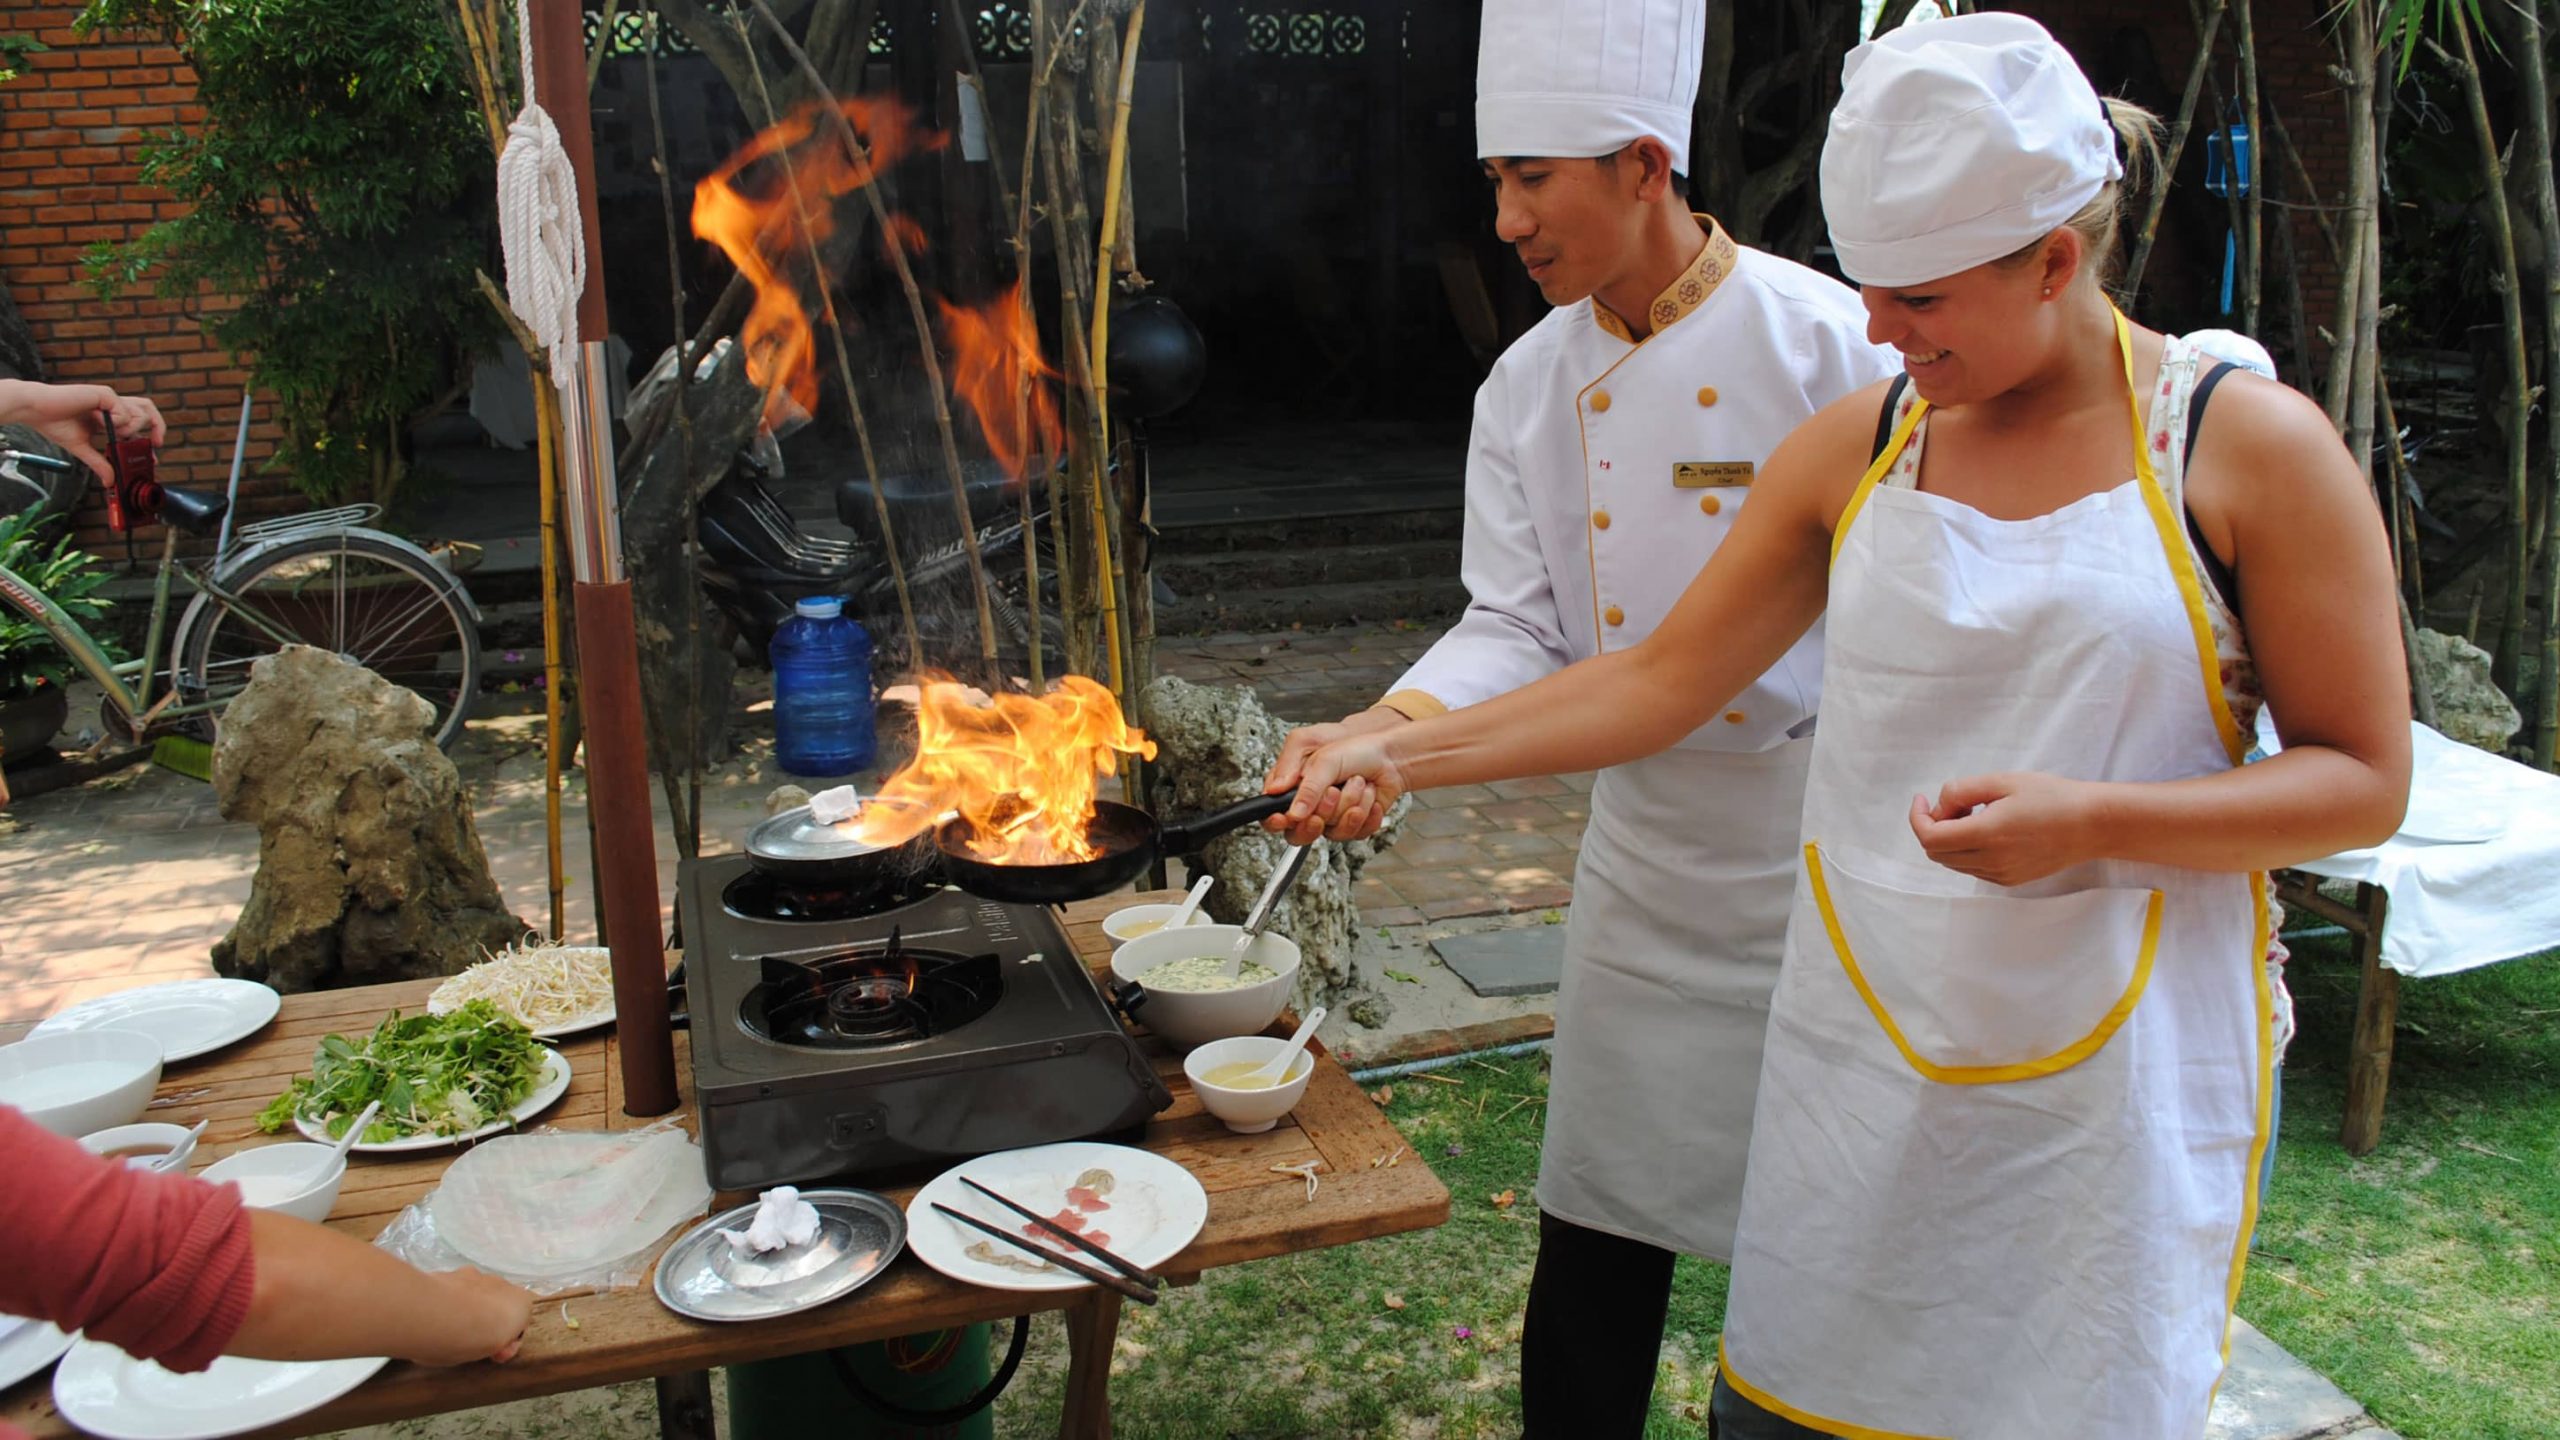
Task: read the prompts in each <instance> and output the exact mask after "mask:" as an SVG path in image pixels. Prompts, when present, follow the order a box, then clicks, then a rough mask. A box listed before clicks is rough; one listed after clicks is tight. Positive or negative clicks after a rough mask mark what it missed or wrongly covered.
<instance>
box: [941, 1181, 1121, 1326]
mask: <svg viewBox="0 0 2560 1440" xmlns="http://www.w3.org/2000/svg"><path fill="white" fill-rule="evenodd" d="M933 1208H934V1209H936V1210H939V1211H941V1212H942V1213H943V1214H945V1215H948V1216H950V1217H951V1218H952V1219H954V1220H957V1221H959V1222H960V1223H961V1224H963V1225H967V1226H970V1227H971V1228H973V1229H978V1230H983V1231H985V1232H986V1233H988V1234H989V1235H992V1236H994V1237H995V1238H997V1239H998V1240H1002V1241H1004V1242H1005V1243H1006V1244H1008V1245H1012V1246H1015V1247H1016V1248H1018V1249H1022V1250H1028V1251H1030V1252H1031V1253H1032V1254H1034V1255H1037V1256H1039V1257H1040V1258H1041V1259H1043V1260H1045V1261H1047V1262H1049V1263H1050V1264H1052V1265H1055V1266H1057V1267H1058V1268H1059V1269H1061V1270H1064V1271H1066V1272H1068V1273H1069V1274H1073V1275H1081V1276H1083V1277H1084V1278H1085V1279H1087V1280H1090V1281H1092V1282H1093V1283H1094V1284H1096V1285H1100V1286H1102V1287H1103V1288H1105V1289H1107V1290H1117V1291H1119V1292H1120V1293H1121V1294H1123V1295H1125V1296H1127V1297H1129V1298H1130V1299H1132V1300H1135V1301H1137V1302H1138V1303H1139V1304H1141V1305H1153V1304H1154V1303H1156V1292H1155V1291H1153V1290H1151V1289H1149V1288H1148V1287H1146V1286H1144V1285H1141V1284H1139V1283H1138V1282H1137V1281H1135V1280H1128V1279H1123V1278H1122V1277H1120V1276H1118V1275H1114V1274H1112V1273H1111V1272H1110V1271H1108V1270H1097V1269H1095V1268H1094V1267H1093V1266H1091V1265H1087V1264H1085V1263H1084V1262H1083V1261H1081V1260H1077V1259H1074V1258H1072V1257H1070V1256H1067V1255H1062V1254H1060V1253H1058V1252H1057V1251H1055V1250H1052V1249H1050V1248H1049V1247H1048V1246H1046V1245H1043V1244H1041V1243H1040V1242H1039V1241H1037V1240H1033V1239H1030V1238H1029V1237H1027V1236H1022V1235H1016V1234H1015V1233H1013V1232H1012V1231H1010V1230H1004V1229H999V1228H998V1227H996V1226H993V1225H990V1224H988V1223H987V1222H986V1221H984V1220H981V1219H979V1218H978V1217H977V1216H975V1215H971V1214H968V1213H966V1212H963V1211H959V1210H954V1209H952V1208H951V1207H950V1206H948V1205H945V1204H943V1203H942V1202H941V1201H939V1200H936V1201H934V1202H933Z"/></svg>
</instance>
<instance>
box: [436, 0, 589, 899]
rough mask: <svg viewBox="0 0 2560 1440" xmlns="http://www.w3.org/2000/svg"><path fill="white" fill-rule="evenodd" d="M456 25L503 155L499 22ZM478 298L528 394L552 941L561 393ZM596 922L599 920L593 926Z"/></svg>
mask: <svg viewBox="0 0 2560 1440" xmlns="http://www.w3.org/2000/svg"><path fill="white" fill-rule="evenodd" d="M454 14H455V18H456V20H457V21H458V22H459V23H460V25H461V27H462V38H463V47H462V48H463V53H464V54H465V55H467V56H468V57H469V58H470V61H471V82H472V83H471V89H472V93H473V95H474V96H476V97H477V98H478V100H479V104H480V117H481V121H482V123H483V124H484V125H486V127H487V128H488V132H489V153H490V155H491V156H493V157H494V156H496V155H497V154H499V153H500V152H501V151H503V150H505V149H506V145H507V125H506V121H505V120H504V119H503V118H501V104H502V100H503V98H507V96H506V81H505V78H504V74H505V72H504V71H503V69H502V68H501V67H500V65H499V63H498V60H497V55H498V53H499V51H498V46H499V45H500V44H501V43H502V40H503V36H502V25H503V22H502V21H501V20H500V18H499V16H498V12H497V9H496V7H495V6H494V5H490V4H488V3H486V0H460V3H459V4H457V5H456V6H455V7H454ZM476 276H477V279H478V280H479V282H480V293H481V294H482V295H483V296H484V297H486V298H487V300H488V302H489V305H490V308H491V309H493V310H495V311H496V312H497V314H498V318H499V320H500V321H501V322H503V323H504V324H505V325H506V327H507V328H508V329H509V330H511V331H513V332H514V333H515V337H516V344H517V347H518V348H519V349H521V350H523V351H524V355H525V363H526V379H527V381H528V382H529V383H530V384H531V386H532V388H533V435H534V484H535V485H536V486H537V487H538V488H539V490H540V492H541V499H540V502H539V508H540V515H541V519H540V521H539V529H538V534H537V537H536V538H537V539H538V540H539V542H540V544H541V546H542V838H543V876H544V881H545V889H546V890H547V891H548V893H549V896H550V902H551V910H550V916H549V920H550V924H549V926H548V928H547V930H546V932H545V933H547V934H548V935H549V936H550V938H551V939H553V940H555V941H556V940H558V939H560V938H561V936H562V935H563V934H564V933H566V929H567V924H568V901H567V894H568V888H569V873H568V856H567V853H566V850H565V847H564V846H563V845H562V842H561V838H560V788H561V779H562V774H563V772H564V770H565V769H566V767H567V762H568V754H567V750H568V746H567V743H566V729H567V706H568V695H567V691H568V688H569V683H568V673H567V672H568V667H567V666H566V665H565V664H564V663H562V661H563V656H564V655H565V653H566V646H565V645H564V644H563V643H562V639H561V633H560V485H559V481H558V479H557V476H558V473H559V472H558V466H559V458H558V457H559V444H560V392H559V389H558V388H557V387H556V386H553V385H551V384H549V383H548V380H549V372H550V352H548V351H547V350H545V349H544V348H543V347H542V346H541V345H539V344H537V343H536V342H535V340H534V338H533V333H532V332H531V331H530V330H528V329H526V328H525V324H524V322H523V321H522V320H521V319H519V318H517V316H516V312H515V307H514V306H512V305H510V304H508V303H507V297H506V294H505V292H504V291H502V290H500V289H499V288H498V283H497V282H496V281H494V280H492V279H490V278H489V276H488V274H487V272H485V271H481V272H476ZM599 923H601V920H599Z"/></svg>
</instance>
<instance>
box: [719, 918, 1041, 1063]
mask: <svg viewBox="0 0 2560 1440" xmlns="http://www.w3.org/2000/svg"><path fill="white" fill-rule="evenodd" d="M757 967H758V969H759V970H760V971H761V973H762V975H763V980H762V981H761V982H760V983H759V984H757V985H755V986H754V987H753V988H751V989H749V990H748V991H747V995H746V998H745V999H744V1000H742V1001H740V1002H739V1007H738V1017H739V1019H740V1020H742V1021H743V1022H744V1023H745V1025H746V1027H747V1029H748V1031H749V1032H750V1033H752V1034H755V1035H758V1036H761V1037H762V1038H764V1039H767V1040H771V1041H773V1042H775V1043H776V1044H780V1045H799V1046H807V1047H810V1048H813V1049H820V1050H863V1049H869V1048H871V1047H874V1046H879V1045H895V1044H899V1043H902V1042H905V1041H909V1040H922V1039H925V1038H927V1037H930V1036H935V1035H945V1034H949V1033H950V1032H951V1031H954V1030H957V1029H959V1028H960V1027H961V1026H963V1025H966V1024H968V1023H969V1022H970V1021H972V1020H975V1019H977V1018H978V1017H979V1016H981V1015H984V1014H986V1013H987V1011H989V1010H991V1009H993V1008H994V1007H995V1003H996V1001H997V999H998V998H999V997H1000V996H1001V995H1002V994H1003V991H1004V981H1003V978H1002V971H1001V968H1000V966H999V963H998V961H997V959H996V956H995V955H994V954H993V953H992V952H990V953H988V954H984V955H955V954H952V953H950V952H948V951H939V950H910V949H907V948H905V947H904V946H903V945H901V944H900V943H899V939H898V936H897V934H896V932H894V931H892V932H891V934H890V937H889V943H888V946H887V947H886V948H885V949H882V948H877V947H871V946H861V945H856V946H851V947H848V948H846V949H843V950H837V951H832V952H828V953H825V954H822V955H819V956H817V957H816V958H813V959H808V960H794V959H786V958H784V957H782V956H779V955H767V956H764V957H762V958H761V959H759V960H758V961H757Z"/></svg>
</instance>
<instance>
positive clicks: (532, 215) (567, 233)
mask: <svg viewBox="0 0 2560 1440" xmlns="http://www.w3.org/2000/svg"><path fill="white" fill-rule="evenodd" d="M516 49H517V54H518V59H519V60H520V61H521V63H522V67H523V75H524V109H523V110H521V111H519V112H517V115H516V118H515V120H514V121H513V122H512V123H511V124H509V125H508V126H507V146H506V149H504V150H502V151H500V152H499V154H498V242H499V246H500V248H501V249H502V250H503V251H504V252H505V255H506V261H507V304H508V305H509V306H510V307H511V308H513V309H514V311H515V312H516V318H517V319H519V320H522V321H523V322H524V324H525V328H526V329H528V330H530V331H532V332H533V338H534V339H535V340H536V341H537V342H539V343H540V344H541V345H542V347H543V349H544V350H545V351H547V352H548V353H549V356H550V362H551V382H552V383H553V384H555V385H562V386H565V385H567V384H568V383H569V373H570V371H569V367H570V366H572V365H574V364H576V363H577V354H578V296H579V294H580V292H582V291H584V290H585V289H586V286H587V247H586V245H585V243H584V237H583V236H582V235H581V234H580V233H579V228H578V177H577V174H576V172H574V171H572V170H571V169H570V168H569V155H568V152H567V151H564V150H562V149H561V148H560V132H559V130H558V129H556V128H554V127H553V125H552V123H551V117H550V116H549V115H546V114H544V113H543V110H542V106H541V105H539V104H537V103H536V102H535V99H534V93H533V17H532V16H531V15H530V14H529V13H528V11H527V8H526V0H516Z"/></svg>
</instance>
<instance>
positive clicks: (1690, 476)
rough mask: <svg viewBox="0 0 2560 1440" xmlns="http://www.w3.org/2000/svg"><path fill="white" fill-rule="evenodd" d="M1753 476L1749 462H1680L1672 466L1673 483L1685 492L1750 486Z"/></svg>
mask: <svg viewBox="0 0 2560 1440" xmlns="http://www.w3.org/2000/svg"><path fill="white" fill-rule="evenodd" d="M1751 474H1752V465H1751V462H1750V461H1748V460H1680V461H1675V462H1673V464H1672V466H1671V483H1672V484H1673V485H1675V486H1677V487H1679V488H1680V489H1683V490H1709V489H1714V488H1716V487H1718V486H1725V485H1749V484H1750V483H1751Z"/></svg>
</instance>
